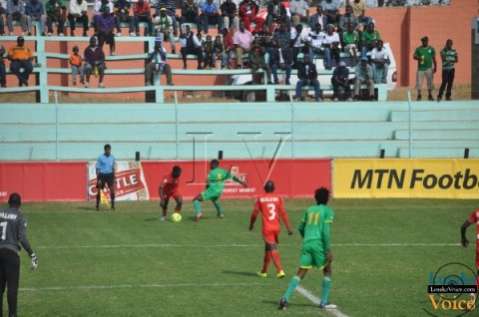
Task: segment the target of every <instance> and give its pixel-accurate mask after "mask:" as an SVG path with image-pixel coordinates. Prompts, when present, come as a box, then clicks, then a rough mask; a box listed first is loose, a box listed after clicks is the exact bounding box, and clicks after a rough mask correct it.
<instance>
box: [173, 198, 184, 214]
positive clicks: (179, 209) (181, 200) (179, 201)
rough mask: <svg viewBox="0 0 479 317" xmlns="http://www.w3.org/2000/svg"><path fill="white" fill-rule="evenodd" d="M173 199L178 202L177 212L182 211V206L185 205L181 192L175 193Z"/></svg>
mask: <svg viewBox="0 0 479 317" xmlns="http://www.w3.org/2000/svg"><path fill="white" fill-rule="evenodd" d="M173 199H174V200H175V202H176V206H175V212H178V213H181V208H182V207H183V197H182V196H181V195H180V194H177V193H175V194H173Z"/></svg>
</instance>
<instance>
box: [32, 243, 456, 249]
mask: <svg viewBox="0 0 479 317" xmlns="http://www.w3.org/2000/svg"><path fill="white" fill-rule="evenodd" d="M261 246H263V245H262V244H254V243H251V244H241V243H224V244H176V243H139V244H91V245H71V246H69V245H51V246H48V245H45V246H38V247H37V248H38V249H46V250H62V249H128V248H253V247H254V248H257V247H261ZM281 246H296V244H281ZM332 246H333V247H459V246H460V244H459V243H356V242H353V243H333V244H332Z"/></svg>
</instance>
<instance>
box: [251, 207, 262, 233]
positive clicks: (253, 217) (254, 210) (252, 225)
mask: <svg viewBox="0 0 479 317" xmlns="http://www.w3.org/2000/svg"><path fill="white" fill-rule="evenodd" d="M260 210H261V205H260V203H259V200H257V201H256V203H255V204H254V209H253V212H252V213H251V217H250V219H249V230H250V231H251V230H253V228H254V223H255V222H256V218H257V217H258V214H259V212H260Z"/></svg>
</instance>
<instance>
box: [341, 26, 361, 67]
mask: <svg viewBox="0 0 479 317" xmlns="http://www.w3.org/2000/svg"><path fill="white" fill-rule="evenodd" d="M358 44H359V34H358V32H356V31H355V30H354V25H352V24H351V23H349V24H348V25H347V26H346V32H344V33H343V48H344V52H347V53H349V55H351V58H352V60H353V62H354V64H356V60H357V57H358Z"/></svg>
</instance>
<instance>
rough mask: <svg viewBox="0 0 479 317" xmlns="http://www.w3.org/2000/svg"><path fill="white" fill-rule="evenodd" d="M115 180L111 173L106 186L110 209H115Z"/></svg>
mask: <svg viewBox="0 0 479 317" xmlns="http://www.w3.org/2000/svg"><path fill="white" fill-rule="evenodd" d="M114 183H115V181H114V179H113V174H112V175H111V177H109V179H108V188H109V189H110V200H111V209H113V210H115V184H114Z"/></svg>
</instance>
